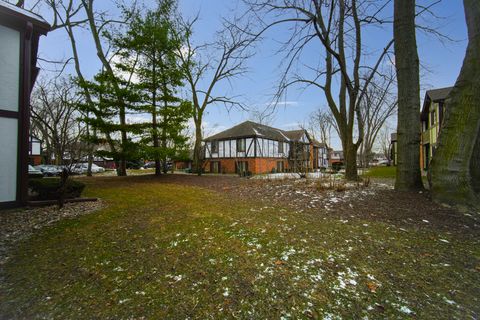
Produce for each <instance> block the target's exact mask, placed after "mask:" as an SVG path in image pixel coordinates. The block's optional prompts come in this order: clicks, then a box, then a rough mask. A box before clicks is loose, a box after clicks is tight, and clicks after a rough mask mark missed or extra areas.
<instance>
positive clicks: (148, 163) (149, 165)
mask: <svg viewBox="0 0 480 320" xmlns="http://www.w3.org/2000/svg"><path fill="white" fill-rule="evenodd" d="M142 168H143V169H150V168H155V161H149V162H147V163H145V164H144V165H143V167H142Z"/></svg>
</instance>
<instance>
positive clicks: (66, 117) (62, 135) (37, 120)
mask: <svg viewBox="0 0 480 320" xmlns="http://www.w3.org/2000/svg"><path fill="white" fill-rule="evenodd" d="M78 102H79V97H78V95H77V90H76V86H75V85H74V84H73V83H72V82H71V81H68V80H66V79H64V78H57V79H54V81H52V82H50V83H47V82H46V81H43V82H40V83H39V84H38V85H37V88H36V89H35V91H34V92H33V94H32V102H31V106H32V108H31V113H32V117H31V121H32V133H33V134H34V135H35V136H36V137H37V138H39V139H41V140H42V141H43V143H44V144H45V147H46V148H45V150H46V156H47V161H48V162H49V163H50V162H51V161H52V160H53V159H54V163H55V164H57V165H60V164H64V156H65V155H68V156H69V157H70V158H73V157H75V156H77V155H78V150H77V149H78V148H79V146H80V140H81V137H82V134H84V131H85V130H84V127H82V126H81V124H80V122H79V121H78V118H79V116H80V113H79V112H78V110H77V105H78Z"/></svg>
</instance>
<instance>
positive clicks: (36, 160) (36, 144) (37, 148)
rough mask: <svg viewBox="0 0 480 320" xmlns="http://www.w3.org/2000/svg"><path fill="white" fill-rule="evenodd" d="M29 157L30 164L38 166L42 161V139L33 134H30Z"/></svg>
mask: <svg viewBox="0 0 480 320" xmlns="http://www.w3.org/2000/svg"><path fill="white" fill-rule="evenodd" d="M28 158H29V164H31V165H32V166H38V165H39V164H41V163H42V141H40V140H39V139H37V138H35V137H33V136H30V141H29V145H28Z"/></svg>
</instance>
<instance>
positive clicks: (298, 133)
mask: <svg viewBox="0 0 480 320" xmlns="http://www.w3.org/2000/svg"><path fill="white" fill-rule="evenodd" d="M284 132H285V135H286V136H287V137H288V138H289V139H290V140H293V141H299V140H300V139H302V137H303V135H304V134H305V130H303V129H300V130H289V131H284Z"/></svg>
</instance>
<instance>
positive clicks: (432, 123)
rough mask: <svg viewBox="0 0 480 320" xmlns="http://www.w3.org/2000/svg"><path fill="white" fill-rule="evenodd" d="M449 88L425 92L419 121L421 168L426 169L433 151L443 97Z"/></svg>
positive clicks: (443, 107)
mask: <svg viewBox="0 0 480 320" xmlns="http://www.w3.org/2000/svg"><path fill="white" fill-rule="evenodd" d="M451 90H452V87H448V88H441V89H434V90H428V91H427V92H426V93H425V99H424V100H423V107H422V112H421V114H420V121H421V123H422V135H421V145H420V167H421V168H422V169H423V170H428V166H429V163H430V160H431V159H432V156H433V154H434V153H435V148H436V146H437V139H438V135H439V133H440V129H441V124H442V121H443V114H444V112H445V107H446V105H445V99H446V98H447V96H448V95H449V94H450V91H451Z"/></svg>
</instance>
